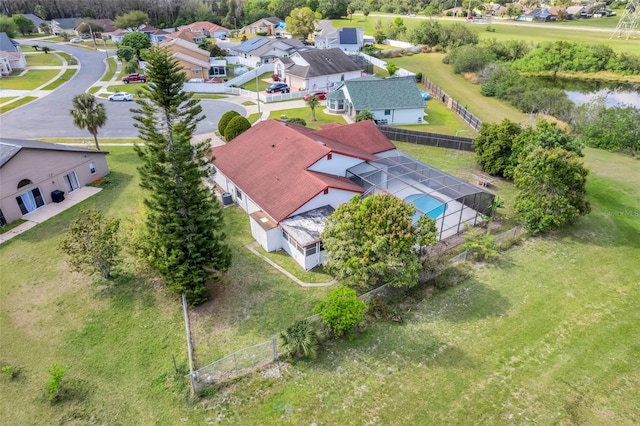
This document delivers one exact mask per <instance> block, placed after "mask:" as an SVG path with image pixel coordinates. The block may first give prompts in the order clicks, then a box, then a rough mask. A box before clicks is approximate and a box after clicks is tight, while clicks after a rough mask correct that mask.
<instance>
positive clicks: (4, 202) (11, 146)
mask: <svg viewBox="0 0 640 426" xmlns="http://www.w3.org/2000/svg"><path fill="white" fill-rule="evenodd" d="M107 154H108V152H105V151H96V150H94V149H88V148H80V147H72V146H68V145H60V144H53V143H46V142H38V141H29V140H20V139H7V138H0V225H4V224H5V223H9V222H13V221H14V220H17V219H20V218H22V217H23V216H27V215H28V214H29V213H31V212H33V211H35V210H37V209H39V208H40V207H42V206H45V205H47V204H49V203H54V202H59V201H61V199H60V197H61V196H63V195H64V194H67V193H70V192H73V191H75V190H77V189H79V188H81V187H83V186H85V185H87V184H88V183H91V182H93V181H95V180H96V179H99V178H102V177H104V176H106V175H107V174H108V173H109V167H108V166H107V159H106V157H107Z"/></svg>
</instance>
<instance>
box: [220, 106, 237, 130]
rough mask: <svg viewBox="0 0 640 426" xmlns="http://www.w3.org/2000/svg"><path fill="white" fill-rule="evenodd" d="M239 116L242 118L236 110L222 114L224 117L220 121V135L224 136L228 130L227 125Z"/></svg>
mask: <svg viewBox="0 0 640 426" xmlns="http://www.w3.org/2000/svg"><path fill="white" fill-rule="evenodd" d="M239 116H240V113H238V112H237V111H234V110H231V111H227V112H225V113H224V114H222V117H220V121H218V133H220V134H221V135H222V136H224V131H225V129H226V128H227V125H228V124H229V122H230V121H231V120H233V119H234V118H236V117H239Z"/></svg>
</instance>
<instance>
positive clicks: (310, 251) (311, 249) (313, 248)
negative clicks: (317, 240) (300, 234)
mask: <svg viewBox="0 0 640 426" xmlns="http://www.w3.org/2000/svg"><path fill="white" fill-rule="evenodd" d="M312 254H316V245H315V244H314V245H312V246H309V247H307V248H306V250H305V256H311V255H312Z"/></svg>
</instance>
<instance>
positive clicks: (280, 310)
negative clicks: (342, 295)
mask: <svg viewBox="0 0 640 426" xmlns="http://www.w3.org/2000/svg"><path fill="white" fill-rule="evenodd" d="M108 150H109V152H110V155H109V157H108V161H109V165H110V168H111V171H112V173H111V175H110V176H109V177H108V182H109V183H108V184H107V186H106V188H105V189H104V190H103V191H102V192H100V193H99V194H98V195H96V196H95V197H93V198H91V199H89V200H87V201H85V202H83V203H82V204H81V205H79V206H76V207H73V208H72V209H70V210H68V211H66V212H64V213H62V214H60V215H58V216H56V217H54V218H52V219H50V220H48V221H47V222H45V223H43V224H41V225H38V226H37V227H36V228H34V229H33V230H31V231H28V232H26V233H24V234H21V235H19V236H17V237H15V238H14V239H12V240H11V241H9V242H7V243H4V244H2V245H1V246H0V270H9V268H10V270H11V273H10V274H0V287H1V288H2V289H3V291H2V293H0V329H2V341H3V343H2V354H1V355H0V363H1V364H2V365H6V364H8V365H11V366H12V367H13V368H14V369H18V370H19V375H18V377H17V378H16V380H15V381H9V380H7V381H6V382H5V381H4V380H5V377H0V379H1V380H2V381H3V383H2V388H3V390H6V391H5V392H2V393H3V397H2V398H1V399H0V415H1V416H2V418H3V419H4V422H5V423H6V424H51V423H68V422H69V419H71V418H73V419H74V421H75V422H78V423H80V424H87V423H91V422H98V423H109V424H111V423H113V424H150V423H155V424H167V425H171V424H175V423H176V422H180V421H186V422H187V423H188V424H204V423H206V419H207V418H208V417H209V415H208V413H207V412H206V411H204V410H202V409H201V408H198V405H195V404H192V403H191V402H189V400H188V397H187V395H188V390H187V387H186V383H187V382H186V381H185V379H184V377H183V373H184V371H185V365H186V344H185V338H184V323H183V320H182V311H181V307H180V304H179V302H178V300H177V299H176V298H175V297H173V296H170V295H167V294H165V292H164V291H163V290H162V289H161V287H159V286H158V285H156V284H154V283H153V282H152V281H150V279H149V278H148V277H146V276H145V275H144V274H133V273H132V272H129V271H132V269H131V266H130V265H129V264H127V265H125V271H126V274H125V275H122V276H121V277H119V278H118V279H117V280H115V281H114V282H113V283H112V284H111V285H108V286H101V285H96V284H94V283H92V280H91V279H88V278H86V277H84V276H82V275H80V274H76V273H72V272H70V271H69V268H68V267H67V265H66V264H65V263H64V259H63V258H62V257H61V256H60V252H59V250H58V242H59V240H60V237H61V234H62V233H63V232H64V229H65V228H66V226H67V225H68V224H69V222H70V221H71V220H72V219H73V218H74V217H75V216H76V215H77V214H78V213H79V211H80V209H81V208H82V207H85V206H94V205H95V206H97V207H99V208H101V209H103V210H104V211H105V212H106V214H107V215H108V216H118V217H120V218H122V220H123V222H122V224H121V229H122V233H123V234H126V233H128V232H130V229H131V227H132V226H134V225H133V224H132V220H133V219H134V218H135V217H136V214H137V211H138V209H139V207H140V205H141V204H140V202H141V201H140V197H141V193H140V191H141V189H140V187H139V185H138V179H137V173H136V170H135V168H136V167H137V165H138V164H139V161H138V157H137V155H136V154H135V153H134V151H133V148H132V147H109V148H108ZM224 212H225V218H226V221H227V228H226V229H227V233H228V235H229V236H231V240H230V244H231V246H232V250H233V257H234V264H233V266H232V268H231V270H230V271H229V272H228V273H227V274H226V275H225V277H224V278H223V280H222V283H220V284H219V285H217V286H215V287H212V288H213V297H214V299H213V301H212V302H210V303H208V304H205V305H203V306H200V307H199V308H197V309H195V310H193V311H192V312H191V327H192V330H193V333H194V343H195V348H196V362H197V364H198V365H199V366H203V365H205V364H207V363H209V362H211V361H213V360H215V359H217V358H219V357H221V356H223V355H227V354H229V353H231V352H233V351H235V350H237V349H240V348H242V347H244V346H246V345H251V344H255V343H258V342H262V341H264V340H267V339H268V338H269V337H270V336H271V335H273V334H274V333H277V332H279V331H280V330H282V329H284V328H285V327H287V326H288V325H290V324H291V323H292V322H293V321H295V320H296V319H301V318H304V317H306V316H307V315H308V314H309V312H311V310H312V307H313V306H314V305H315V304H316V303H317V302H318V301H319V300H320V299H321V298H323V297H324V296H325V295H326V294H327V293H328V291H330V289H329V288H324V287H323V288H303V287H300V286H298V285H297V284H295V283H293V282H291V281H290V280H289V279H288V278H286V277H285V276H284V275H282V274H281V273H280V272H278V271H276V270H274V269H272V268H271V267H269V266H267V264H266V262H264V261H263V260H262V259H260V258H258V257H257V256H255V255H254V254H252V253H251V252H250V251H249V250H247V249H246V248H245V247H244V246H245V245H246V244H247V243H249V242H251V241H252V238H251V236H250V230H249V221H248V219H247V216H246V214H245V213H244V212H242V211H241V210H240V209H238V208H235V207H234V208H227V209H225V210H224ZM35 264H37V265H39V266H38V268H37V271H36V270H35V269H34V265H35ZM172 356H175V358H176V360H177V363H178V367H179V368H180V374H178V375H175V372H174V367H173V361H172ZM54 362H55V363H59V364H62V365H64V366H66V367H67V369H68V373H67V378H68V380H67V381H66V383H65V384H66V385H68V386H69V387H70V389H72V392H71V396H70V398H69V400H66V401H64V402H63V403H60V404H58V405H54V406H51V405H50V404H49V403H48V402H46V401H44V400H43V399H42V398H41V395H42V392H43V389H44V384H45V382H46V380H47V374H46V373H45V369H46V368H47V367H48V366H49V365H50V364H52V363H54ZM25 401H28V403H26V404H25V403H24V402H25ZM180 419H183V420H180Z"/></svg>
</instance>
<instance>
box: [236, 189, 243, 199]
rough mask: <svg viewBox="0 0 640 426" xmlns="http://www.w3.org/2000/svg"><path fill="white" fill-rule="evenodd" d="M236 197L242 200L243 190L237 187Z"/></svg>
mask: <svg viewBox="0 0 640 426" xmlns="http://www.w3.org/2000/svg"><path fill="white" fill-rule="evenodd" d="M236 198H237V199H238V200H242V191H240V190H239V189H238V188H236Z"/></svg>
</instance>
